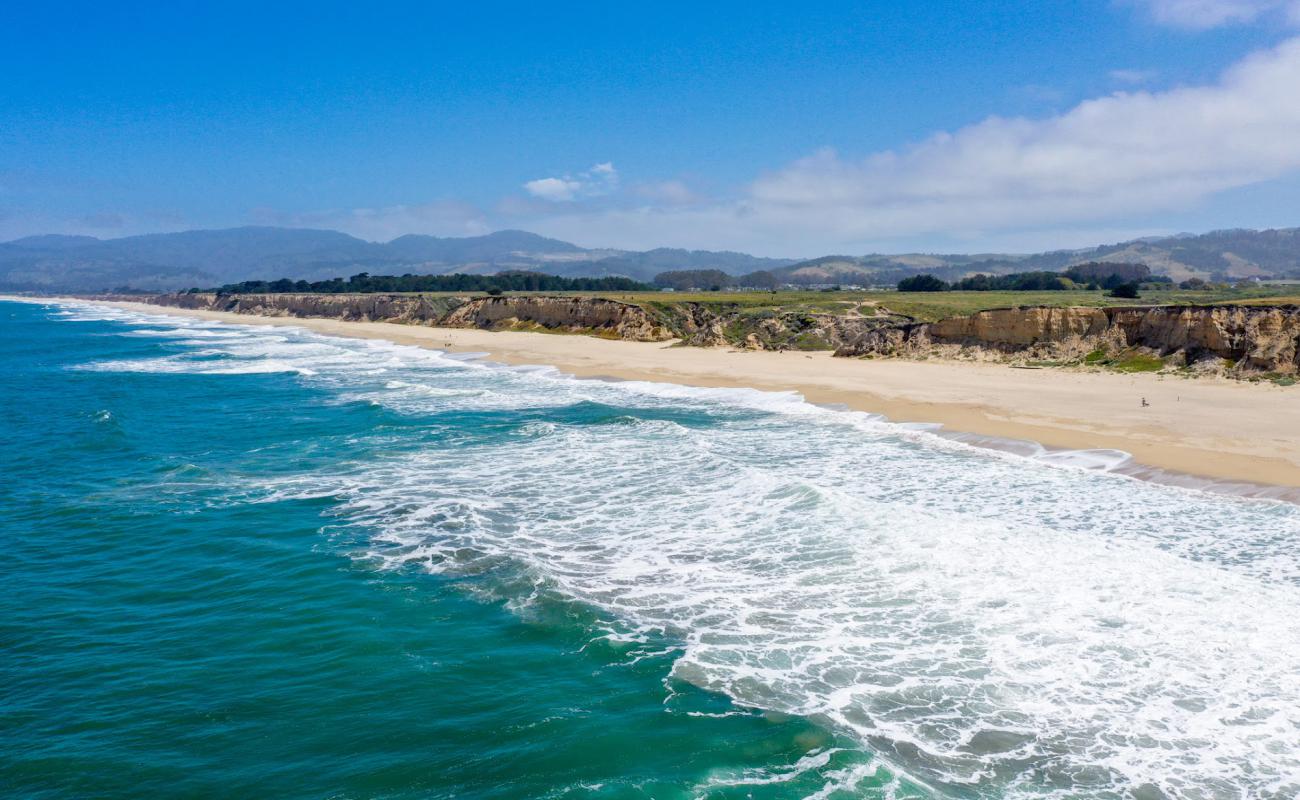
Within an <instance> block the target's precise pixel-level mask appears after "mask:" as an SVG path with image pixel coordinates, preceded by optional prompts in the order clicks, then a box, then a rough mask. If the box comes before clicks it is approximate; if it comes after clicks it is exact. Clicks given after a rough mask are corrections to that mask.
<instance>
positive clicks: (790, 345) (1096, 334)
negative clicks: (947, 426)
mask: <svg viewBox="0 0 1300 800" xmlns="http://www.w3.org/2000/svg"><path fill="white" fill-rule="evenodd" d="M132 299H137V300H138V299H141V298H132ZM143 299H144V300H145V302H148V303H152V304H155V305H163V306H173V307H178V308H190V309H201V310H208V311H225V312H234V313H240V314H255V315H259V316H268V317H318V318H325V319H337V320H343V321H357V322H394V323H400V324H408V325H426V326H431V327H447V328H479V329H486V330H516V331H529V330H532V331H548V332H553V333H574V334H587V335H594V336H599V337H601V338H608V339H623V340H629V341H640V342H667V341H672V340H679V341H681V343H682V344H685V345H692V346H702V347H708V346H733V347H740V348H745V349H754V350H833V351H834V354H835V355H836V356H840V357H889V356H893V357H904V358H908V357H911V358H918V357H929V356H938V357H956V358H979V359H989V360H1007V361H1017V360H1019V361H1024V360H1043V361H1053V362H1065V363H1070V362H1084V361H1086V360H1088V359H1089V358H1092V357H1095V356H1097V355H1098V354H1114V353H1123V352H1142V353H1146V354H1149V355H1151V356H1154V357H1158V358H1160V359H1162V360H1163V361H1164V363H1166V364H1169V365H1171V366H1179V367H1191V368H1195V369H1204V370H1207V371H1209V370H1213V371H1220V372H1229V373H1235V374H1247V373H1275V374H1280V375H1294V374H1296V373H1297V372H1300V306H1293V305H1255V306H1251V305H1214V306H1116V307H1108V308H1092V307H1079V306H1075V307H1048V306H1028V307H1013V308H999V309H991V310H987V311H979V312H976V313H973V314H969V315H963V316H954V317H948V318H946V319H940V320H938V321H935V322H921V321H917V320H915V319H913V318H911V317H908V316H905V315H901V314H895V313H893V312H890V311H889V310H888V309H886V308H876V309H869V311H870V312H871V313H862V309H857V310H855V311H854V312H853V313H851V314H832V313H810V312H808V311H783V310H781V309H777V310H774V311H766V312H764V313H760V314H755V313H742V312H740V311H729V310H727V309H726V308H720V307H718V305H717V304H708V303H698V302H689V301H672V300H664V301H655V302H648V303H635V302H624V301H620V300H616V299H612V298H606V297H582V296H576V297H575V296H547V295H508V296H495V297H493V296H486V297H484V296H480V297H469V296H464V297H461V296H447V295H414V294H412V295H405V294H215V293H204V292H193V293H181V294H162V295H154V296H151V297H148V298H143Z"/></svg>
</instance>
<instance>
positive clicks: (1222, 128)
mask: <svg viewBox="0 0 1300 800" xmlns="http://www.w3.org/2000/svg"><path fill="white" fill-rule="evenodd" d="M471 5H472V7H470V6H471ZM705 5H707V7H702V6H705ZM1298 8H1300V6H1298V5H1297V4H1296V3H1295V2H1293V0H1127V1H1122V2H1077V3H1063V2H1061V3H1058V2H1047V3H1010V2H996V1H994V2H983V3H978V4H976V3H969V2H934V3H928V4H924V5H922V4H916V3H870V2H857V3H847V2H845V3H817V2H810V3H803V4H792V3H788V2H783V3H754V2H746V3H729V2H717V3H712V4H700V3H680V4H677V3H668V2H661V3H656V4H646V5H642V6H633V5H632V4H615V3H600V4H597V3H591V4H565V5H563V6H546V5H544V4H539V3H530V4H515V3H491V2H485V3H476V4H465V5H461V4H456V5H452V4H441V3H423V4H409V5H406V4H386V3H372V4H356V3H348V4H334V3H314V4H311V5H301V6H298V7H290V6H289V5H288V4H284V5H281V4H273V3H265V2H264V3H260V4H242V3H227V4H222V5H221V6H220V7H217V4H211V5H209V4H190V3H169V4H161V3H160V4H157V5H144V4H131V3H113V4H107V3H96V4H89V3H87V4H58V3H40V4H38V3H10V4H6V5H5V7H4V9H3V10H0V70H2V71H0V75H2V76H3V80H2V81H0V239H9V238H14V237H17V236H22V235H27V234H32V233H42V232H69V233H88V234H91V235H96V236H100V237H113V236H122V235H129V234H134V233H141V232H150V231H164V230H180V229H186V228H195V227H225V226H233V225H243V224H278V225H294V226H309V227H327V228H336V229H340V230H346V231H348V232H350V233H353V234H356V235H359V236H362V237H364V238H368V239H376V240H386V239H389V238H392V237H393V236H397V235H400V234H402V233H411V232H414V233H433V234H438V235H453V236H458V235H469V234H475V233H482V232H486V231H489V230H493V229H499V228H506V227H511V228H524V229H528V230H534V231H537V232H539V233H544V234H550V235H556V236H559V237H561V238H566V239H569V240H571V241H575V242H577V243H579V244H583V245H588V246H610V247H630V248H648V247H653V246H657V245H671V246H687V247H701V248H731V249H742V250H748V251H752V252H757V253H762V254H772V255H815V254H820V253H826V252H855V253H856V252H869V251H899V250H945V251H979V250H1005V249H1011V250H1032V249H1041V248H1047V247H1054V246H1077V245H1084V244H1093V243H1098V242H1102V241H1114V240H1118V239H1122V238H1128V237H1130V236H1135V235H1146V234H1155V233H1166V232H1176V231H1181V230H1206V229H1211V228H1217V227H1232V226H1246V227H1270V226H1289V225H1300V203H1298V202H1297V201H1298V200H1300V89H1297V88H1296V87H1297V86H1300V40H1298V39H1295V38H1293V37H1296V36H1297V35H1300V25H1297V24H1296V23H1297V22H1300V11H1298V10H1297V9H1298ZM1287 134H1290V135H1289V136H1288V135H1287ZM1291 140H1294V141H1291Z"/></svg>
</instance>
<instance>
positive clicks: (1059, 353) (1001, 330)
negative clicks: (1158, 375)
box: [836, 306, 1300, 374]
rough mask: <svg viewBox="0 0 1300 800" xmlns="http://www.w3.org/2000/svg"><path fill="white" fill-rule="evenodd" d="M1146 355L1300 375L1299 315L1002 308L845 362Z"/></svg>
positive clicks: (866, 338)
mask: <svg viewBox="0 0 1300 800" xmlns="http://www.w3.org/2000/svg"><path fill="white" fill-rule="evenodd" d="M1129 349H1141V350H1144V351H1149V352H1151V353H1153V354H1155V355H1159V356H1161V357H1162V358H1165V359H1167V361H1168V362H1169V363H1170V364H1173V365H1177V366H1195V365H1198V364H1206V363H1211V362H1218V366H1221V367H1223V368H1228V369H1234V370H1237V371H1262V372H1275V373H1281V374H1295V373H1296V372H1297V371H1300V353H1298V351H1300V307H1296V306H1152V307H1115V308H1078V307H1076V308H1046V307H1039V306H1036V307H1029V308H1003V309H995V310H990V311H981V312H979V313H976V314H971V315H969V316H964V317H953V318H950V319H944V320H940V321H938V322H933V323H910V324H905V325H900V326H896V327H892V328H888V329H881V330H875V331H869V332H867V333H865V334H864V335H862V336H860V337H858V338H857V339H855V340H853V341H852V342H849V343H848V344H846V345H845V346H843V347H841V348H839V349H838V350H837V351H836V355H840V356H866V355H905V356H906V355H913V356H915V355H922V354H927V353H938V354H942V355H954V354H957V353H958V352H960V353H962V354H966V355H979V354H985V355H988V354H994V355H1013V356H1014V355H1020V356H1027V357H1030V358H1043V359H1053V360H1066V361H1068V360H1072V359H1079V358H1082V357H1083V356H1084V355H1085V354H1088V353H1091V352H1095V351H1099V350H1100V351H1102V352H1106V353H1117V352H1121V351H1124V350H1129Z"/></svg>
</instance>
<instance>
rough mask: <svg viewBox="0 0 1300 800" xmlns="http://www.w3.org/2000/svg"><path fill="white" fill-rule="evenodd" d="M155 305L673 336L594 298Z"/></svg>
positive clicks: (267, 298)
mask: <svg viewBox="0 0 1300 800" xmlns="http://www.w3.org/2000/svg"><path fill="white" fill-rule="evenodd" d="M149 302H152V303H156V304H158V305H167V306H178V307H180V308H197V309H207V310H210V311H230V312H234V313H236V314H257V315H260V316H269V317H322V318H325V319H340V320H348V321H360V322H396V323H402V324H407V325H430V326H436V327H442V328H484V329H488V330H539V329H541V330H548V331H555V332H570V333H588V334H594V335H598V336H606V337H609V338H615V339H629V340H633V341H646V342H658V341H665V340H668V339H673V338H675V335H674V333H673V332H672V331H671V330H668V329H667V328H665V327H664V326H663V325H662V324H661V323H660V322H659V321H658V320H656V319H655V318H653V317H652V316H651V315H650V314H649V313H647V312H646V311H645V309H643V308H641V307H640V306H635V305H631V304H629V303H620V302H618V301H616V300H607V299H604V298H597V297H544V296H532V295H530V296H511V297H477V298H470V297H446V296H436V297H428V296H424V295H402V294H397V295H394V294H338V295H330V294H245V295H217V294H211V293H196V294H169V295H158V296H156V297H153V298H150V299H149Z"/></svg>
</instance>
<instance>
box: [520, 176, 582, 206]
mask: <svg viewBox="0 0 1300 800" xmlns="http://www.w3.org/2000/svg"><path fill="white" fill-rule="evenodd" d="M524 189H525V190H526V191H527V192H528V193H529V194H531V195H533V196H534V197H540V198H542V199H543V200H556V201H563V200H572V199H573V198H574V197H576V196H577V195H578V192H579V191H580V190H581V189H582V183H581V182H579V181H575V180H569V179H567V178H538V179H537V180H535V181H529V182H528V183H525V184H524Z"/></svg>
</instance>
